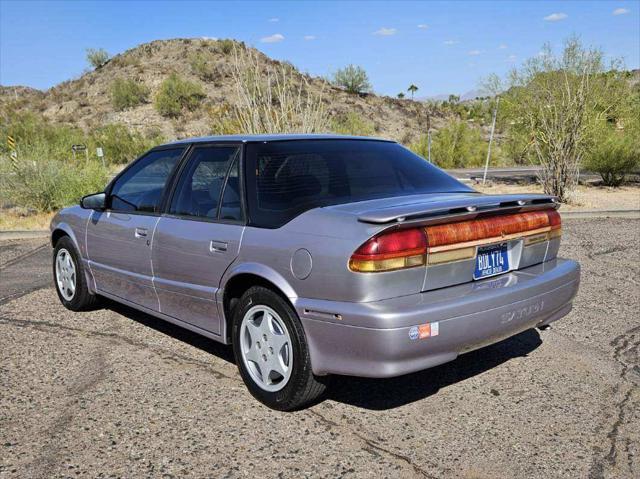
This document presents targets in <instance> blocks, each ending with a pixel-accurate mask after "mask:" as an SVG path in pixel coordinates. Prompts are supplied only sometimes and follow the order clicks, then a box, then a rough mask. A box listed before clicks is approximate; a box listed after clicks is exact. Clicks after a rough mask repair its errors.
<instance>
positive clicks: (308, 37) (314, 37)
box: [302, 35, 316, 41]
mask: <svg viewBox="0 0 640 479" xmlns="http://www.w3.org/2000/svg"><path fill="white" fill-rule="evenodd" d="M302 38H304V39H305V40H306V41H310V40H315V39H316V36H315V35H305V36H304V37H302Z"/></svg>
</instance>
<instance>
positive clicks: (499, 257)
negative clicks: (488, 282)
mask: <svg viewBox="0 0 640 479" xmlns="http://www.w3.org/2000/svg"><path fill="white" fill-rule="evenodd" d="M507 271H509V253H508V252H507V243H502V244H497V245H491V246H482V247H480V248H478V255H477V257H476V269H475V271H474V272H473V279H482V278H488V277H489V276H495V275H497V274H502V273H506V272H507Z"/></svg>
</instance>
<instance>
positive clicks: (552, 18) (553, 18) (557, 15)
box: [544, 13, 569, 22]
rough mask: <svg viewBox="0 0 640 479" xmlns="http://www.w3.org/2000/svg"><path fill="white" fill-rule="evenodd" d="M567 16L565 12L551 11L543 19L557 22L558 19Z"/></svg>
mask: <svg viewBox="0 0 640 479" xmlns="http://www.w3.org/2000/svg"><path fill="white" fill-rule="evenodd" d="M568 16H569V15H567V14H566V13H552V14H551V15H547V16H546V17H544V19H545V20H546V21H547V22H559V21H560V20H564V19H565V18H567V17H568Z"/></svg>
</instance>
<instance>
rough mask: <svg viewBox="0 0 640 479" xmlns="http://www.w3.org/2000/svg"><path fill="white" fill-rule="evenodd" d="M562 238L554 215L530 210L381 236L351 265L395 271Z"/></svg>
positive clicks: (367, 244) (557, 216) (361, 250)
mask: <svg viewBox="0 0 640 479" xmlns="http://www.w3.org/2000/svg"><path fill="white" fill-rule="evenodd" d="M561 235H562V221H561V219H560V214H559V213H558V212H557V211H556V210H543V211H531V212H525V213H516V214H511V215H503V216H491V217H487V218H480V219H474V220H469V221H459V222H457V223H448V224H442V225H434V226H427V227H425V228H413V229H406V230H397V231H391V232H386V233H382V234H380V235H378V236H374V237H373V238H371V239H369V240H368V241H367V242H365V243H364V244H363V245H362V246H360V247H359V248H358V249H357V250H356V252H355V253H353V255H352V256H351V259H350V260H349V268H350V269H351V270H352V271H358V272H378V271H393V270H398V269H404V268H412V267H415V266H423V265H425V264H429V265H436V264H443V263H452V262H455V261H462V260H467V259H473V258H474V257H475V256H476V249H477V247H478V246H480V245H483V244H491V243H496V242H499V241H505V240H510V239H520V238H522V239H524V245H525V246H530V245H534V244H537V243H541V242H543V241H549V240H550V239H553V238H558V237H560V236H561Z"/></svg>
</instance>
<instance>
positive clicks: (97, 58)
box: [87, 48, 109, 69]
mask: <svg viewBox="0 0 640 479" xmlns="http://www.w3.org/2000/svg"><path fill="white" fill-rule="evenodd" d="M87 61H88V62H89V65H91V66H92V67H93V68H95V69H98V68H100V67H101V66H103V65H104V64H105V63H107V62H108V61H109V54H108V53H107V51H106V50H105V49H104V48H98V49H97V50H96V49H94V48H87Z"/></svg>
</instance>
